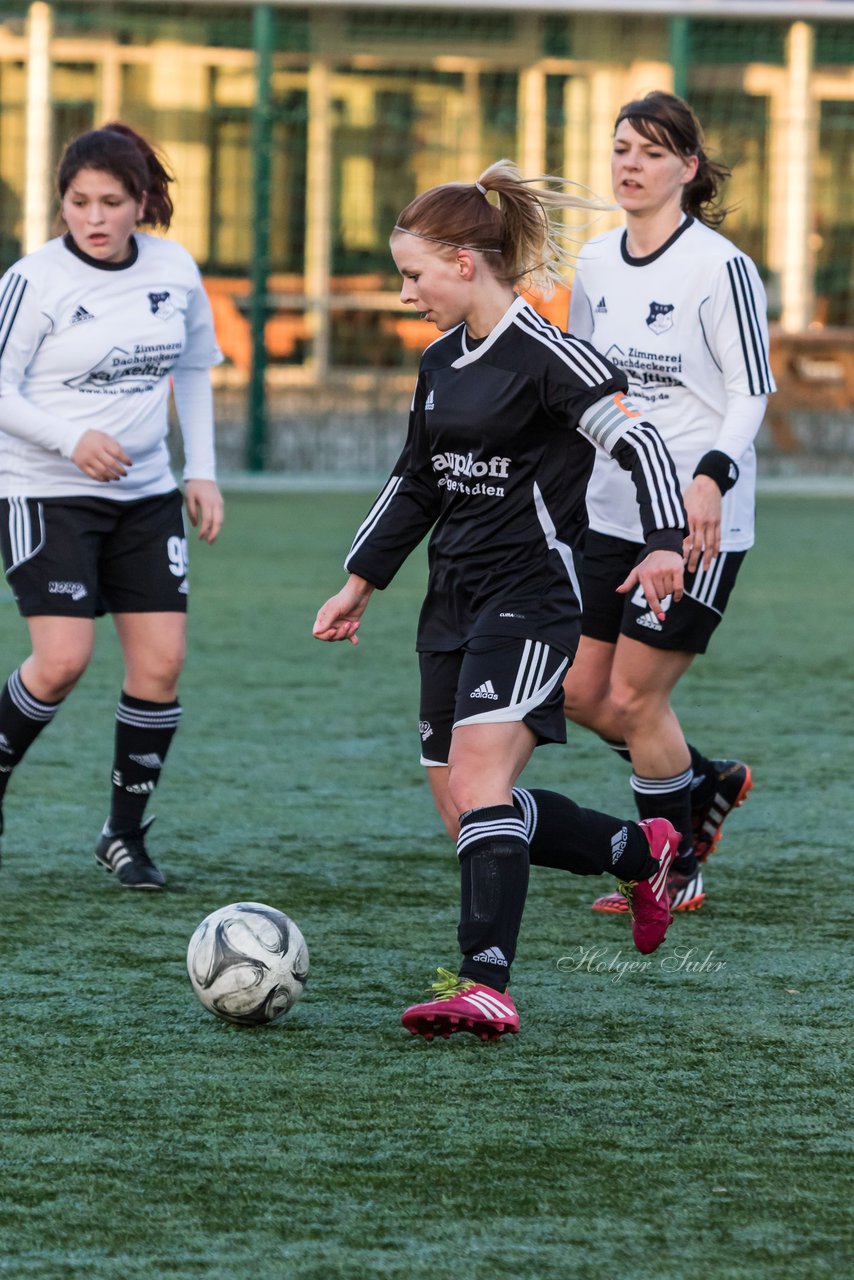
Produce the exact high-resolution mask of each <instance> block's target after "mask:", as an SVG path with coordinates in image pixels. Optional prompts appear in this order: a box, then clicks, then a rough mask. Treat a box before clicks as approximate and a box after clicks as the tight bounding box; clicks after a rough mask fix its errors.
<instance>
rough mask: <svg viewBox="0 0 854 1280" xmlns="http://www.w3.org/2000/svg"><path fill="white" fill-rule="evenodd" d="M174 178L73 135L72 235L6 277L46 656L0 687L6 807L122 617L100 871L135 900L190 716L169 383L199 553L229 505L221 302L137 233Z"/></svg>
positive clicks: (25, 546)
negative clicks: (120, 674) (218, 376)
mask: <svg viewBox="0 0 854 1280" xmlns="http://www.w3.org/2000/svg"><path fill="white" fill-rule="evenodd" d="M171 181H172V177H171V174H170V173H169V172H168V170H167V169H166V168H165V166H164V164H163V163H162V161H161V159H160V158H159V157H158V155H157V154H156V152H155V151H154V150H153V149H152V147H151V146H150V145H149V144H148V143H147V142H146V140H145V139H144V138H142V137H140V136H139V134H137V133H135V132H134V130H132V129H131V128H129V127H128V126H127V125H124V124H121V123H114V124H110V125H107V126H105V127H104V128H102V129H94V130H91V131H90V132H88V133H85V134H82V135H81V136H80V137H78V138H75V139H74V140H73V141H72V142H71V143H69V145H68V147H67V148H66V150H65V152H64V154H63V157H62V160H61V162H60V166H59V173H58V183H57V185H58V194H59V198H60V209H61V213H62V217H63V220H64V222H65V225H66V227H67V232H66V234H65V235H62V236H58V237H57V238H56V239H53V240H50V241H49V242H48V243H47V244H46V245H44V246H43V247H42V248H40V249H38V250H36V251H35V252H34V253H30V254H27V256H26V257H24V258H22V259H21V260H20V261H19V262H16V263H15V264H14V265H13V266H12V267H10V268H9V270H8V271H7V272H6V274H5V275H4V277H3V279H2V281H0V548H2V553H3V558H4V561H5V566H6V574H7V578H8V581H9V585H10V586H11V588H12V590H13V591H14V593H15V598H16V600H17V602H18V607H19V609H20V612H21V614H22V615H23V616H24V617H25V619H26V621H27V626H28V629H29V639H30V645H31V652H30V654H29V656H28V657H27V658H26V659H25V661H23V662H22V663H21V665H20V666H19V667H18V668H17V669H16V670H15V671H13V672H12V673H11V675H10V676H9V678H8V680H7V681H6V683H5V686H4V687H3V689H2V691H0V805H2V801H3V796H4V792H5V790H6V784H7V783H8V781H9V778H10V777H11V775H12V771H13V770H14V769H15V768H16V767H17V765H18V764H19V763H20V761H21V760H22V758H23V757H24V755H25V754H26V752H27V750H28V749H29V747H30V746H31V745H32V744H33V742H34V741H35V739H36V737H37V736H38V734H39V733H41V731H42V730H43V729H44V728H46V727H47V725H48V724H50V722H51V720H52V719H53V717H54V715H55V714H56V712H57V711H58V709H59V707H60V706H61V704H62V702H63V701H64V700H65V698H66V697H67V696H68V694H69V693H70V692H71V690H72V689H73V688H74V686H75V685H76V683H77V681H78V680H79V679H80V678H81V676H82V675H83V673H84V671H85V670H86V668H87V666H88V664H89V661H90V659H91V657H92V653H93V650H94V644H95V618H96V617H98V616H100V615H101V614H104V613H106V612H110V613H111V614H112V615H113V621H114V624H115V627H116V631H117V633H118V636H119V641H120V643H121V647H122V656H123V659H124V668H125V670H124V680H123V684H122V690H121V696H120V698H119V701H118V706H117V708H116V726H115V746H114V755H113V770H112V791H111V800H110V812H109V815H108V818H107V822H106V823H105V825H104V828H103V831H102V832H101V835H100V838H99V839H98V841H97V844H96V847H95V857H96V858H97V860H98V862H100V863H101V864H102V865H103V866H104V867H105V868H106V869H107V870H108V871H110V872H111V873H113V874H114V875H115V878H116V880H117V882H118V883H119V884H121V885H122V886H123V887H124V888H128V889H137V890H140V889H141V890H159V889H162V888H163V887H164V884H165V877H164V875H163V873H162V872H161V871H160V870H159V868H158V867H156V866H155V864H154V862H153V861H152V860H151V858H150V856H149V854H148V850H147V848H146V844H145V833H146V830H147V829H148V827H149V826H150V825H151V821H152V819H151V818H148V819H147V820H145V819H144V811H145V807H146V804H147V802H148V801H149V800H150V798H151V794H152V792H153V791H154V788H155V786H156V785H157V782H158V780H159V778H160V774H161V770H162V767H163V763H164V760H165V758H166V753H167V751H168V749H169V745H170V743H171V741H172V738H173V736H174V734H175V731H176V729H177V727H178V722H179V719H180V716H181V706H180V703H179V702H178V679H179V676H180V673H181V668H182V664H183V661H184V650H185V636H186V609H187V539H186V531H185V527H184V521H183V516H182V497H181V494H180V493H179V491H178V489H177V488H176V485H175V478H174V476H173V474H172V470H171V467H170V462H169V451H168V449H167V444H166V436H167V430H168V404H169V395H170V383H171V387H172V388H173V389H174V398H175V404H176V408H177V411H178V418H179V421H180V426H181V433H182V437H183V442H184V453H185V460H186V465H185V469H184V479H185V481H186V486H185V493H184V505H186V509H187V514H188V515H189V518H190V521H191V522H192V523H193V524H194V525H195V526H196V527H197V530H198V534H199V537H200V538H201V539H203V541H205V542H207V543H211V542H213V541H214V539H215V538H216V536H217V534H218V533H219V529H220V525H221V524H222V511H223V504H222V498H221V497H220V492H219V489H218V487H217V484H216V472H215V462H214V432H213V398H212V393H211V380H210V367H211V365H214V364H217V363H218V362H219V361H220V359H221V358H222V357H221V355H220V353H219V350H218V348H217V344H216V338H215V335H214V329H213V321H212V317H211V310H210V306H209V304H208V301H207V298H206V296H205V292H204V288H203V287H202V281H201V277H200V275H199V270H198V267H197V266H196V264H195V262H194V261H193V259H192V258H191V256H190V254H189V253H188V252H187V251H186V249H184V248H182V247H181V245H179V244H176V243H175V242H174V241H172V240H167V239H166V238H165V237H163V236H155V235H149V234H146V233H145V232H143V231H141V230H140V227H141V226H149V227H159V228H161V229H162V230H164V231H165V230H167V229H168V227H169V223H170V219H171V215H172V200H171V197H170V194H169V184H170V183H171ZM0 830H2V812H1V811H0Z"/></svg>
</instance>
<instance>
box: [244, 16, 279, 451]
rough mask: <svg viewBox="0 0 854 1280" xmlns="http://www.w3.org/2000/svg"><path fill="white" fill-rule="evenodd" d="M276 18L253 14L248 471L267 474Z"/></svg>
mask: <svg viewBox="0 0 854 1280" xmlns="http://www.w3.org/2000/svg"><path fill="white" fill-rule="evenodd" d="M274 34H275V27H274V18H273V6H272V5H271V4H267V3H265V4H256V5H255V8H254V10H253V13H252V47H253V50H254V53H255V103H254V106H253V109H252V213H253V224H252V231H253V234H252V262H251V264H250V273H249V276H250V285H251V293H250V297H249V323H250V331H251V340H252V368H251V372H250V375H249V432H248V437H247V441H246V466H247V469H248V470H249V471H263V470H264V466H265V463H266V455H267V400H266V393H265V387H264V372H265V369H266V366H267V350H266V346H265V342H264V325H265V321H266V319H267V277H268V275H269V271H270V152H271V148H272V119H271V109H270V99H271V85H270V81H271V77H272V73H273V43H274Z"/></svg>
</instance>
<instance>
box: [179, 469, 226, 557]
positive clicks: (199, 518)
mask: <svg viewBox="0 0 854 1280" xmlns="http://www.w3.org/2000/svg"><path fill="white" fill-rule="evenodd" d="M184 501H185V503H186V504H187V515H188V516H189V517H190V523H191V524H192V526H193V528H194V529H198V531H199V537H200V539H201V540H202V542H207V543H211V542H214V541H215V539H216V536H217V534H218V533H219V531H220V529H221V528H222V517H223V509H224V507H223V501H222V494H221V493H220V491H219V486H218V485H217V483H216V481H215V480H188V481H187V489H186V492H185V494H184Z"/></svg>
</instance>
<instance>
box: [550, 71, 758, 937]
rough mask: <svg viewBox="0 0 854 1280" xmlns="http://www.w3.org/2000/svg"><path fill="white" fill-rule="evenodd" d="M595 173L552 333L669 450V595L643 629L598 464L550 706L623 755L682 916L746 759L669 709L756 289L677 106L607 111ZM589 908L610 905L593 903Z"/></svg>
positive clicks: (688, 114) (700, 611) (752, 386)
mask: <svg viewBox="0 0 854 1280" xmlns="http://www.w3.org/2000/svg"><path fill="white" fill-rule="evenodd" d="M611 172H612V180H613V187H614V195H615V198H616V200H617V201H618V203H619V204H620V205H621V207H622V208H623V210H624V211H625V215H626V227H625V230H623V229H618V230H615V231H611V232H608V233H606V234H605V235H602V236H599V237H597V238H596V239H593V240H591V241H590V242H589V243H588V244H587V245H586V246H585V247H584V249H583V250H582V253H581V255H580V258H579V261H578V264H577V271H576V276H575V282H574V286H573V292H572V301H571V310H570V331H571V332H572V333H573V334H576V335H578V336H580V337H584V338H589V339H590V341H591V342H592V343H593V344H594V345H595V346H596V347H598V348H599V350H600V351H602V352H603V353H604V354H605V355H607V356H608V358H609V359H611V360H613V361H614V363H615V364H617V365H619V366H620V368H622V369H623V370H624V371H625V373H626V376H627V378H628V384H629V392H630V394H631V396H632V398H633V399H634V401H635V402H636V403H637V404H638V405H641V406H644V407H646V408H647V409H648V411H649V413H650V415H651V416H652V417H653V420H654V421H655V423H656V426H657V427H658V428H659V429H660V431H661V434H662V436H663V437H664V440H665V441H666V443H667V447H668V449H669V450H670V452H671V454H672V455H673V458H674V461H675V463H676V466H677V470H678V473H679V480H680V484H681V486H682V491H683V493H684V495H685V507H686V510H687V513H688V528H689V532H688V536H687V538H686V540H685V561H686V581H685V594H684V596H683V598H682V600H681V601H679V602H676V601H673V602H667V607H666V608H665V611H664V617H663V618H659V617H658V616H656V614H655V613H654V612H653V611H652V610H651V609H650V607H649V604H648V603H647V601H646V599H645V598H644V594H643V592H642V591H640V590H634V591H633V592H626V591H623V590H622V589H621V587H620V584H621V583H622V582H623V579H624V578H625V575H626V573H627V571H628V569H629V568H631V566H632V565H633V564H634V563H635V562H636V560H637V558H638V556H639V555H642V554H643V552H642V548H641V543H642V541H643V537H642V534H641V529H640V525H639V524H638V521H637V514H636V510H635V509H634V506H633V503H632V494H631V490H630V489H628V488H627V487H626V484H625V482H624V476H623V474H622V472H621V471H620V469H619V468H618V467H615V466H614V464H613V462H612V461H611V459H610V458H608V457H607V456H606V455H605V454H604V453H600V454H599V456H598V457H597V459H596V465H595V467H594V470H593V475H592V478H591V482H590V486H589V489H588V496H587V507H588V514H589V519H590V533H589V534H588V540H587V545H586V549H585V560H584V573H583V578H582V596H583V601H584V615H583V622H582V640H581V644H580V646H579V650H578V656H577V657H576V660H575V663H574V664H573V667H572V669H571V671H570V672H569V674H568V675H567V678H566V682H565V691H566V707H567V715H568V716H569V718H570V719H572V720H574V721H575V722H576V723H577V724H580V725H585V726H587V727H588V728H590V729H593V730H594V731H595V732H596V733H598V734H599V735H600V736H601V737H602V738H603V739H604V740H605V741H606V742H607V743H608V744H609V745H611V746H613V747H614V748H615V749H616V750H617V751H619V752H620V753H621V754H623V755H624V756H625V758H626V759H629V760H630V761H631V764H632V768H633V774H632V780H631V783H632V788H633V790H634V793H635V799H636V803H637V808H638V811H639V813H640V815H641V816H642V817H643V816H647V815H649V814H653V813H655V814H661V815H663V816H665V817H667V818H669V819H670V821H671V822H672V823H673V825H674V826H675V827H676V829H677V830H678V831H680V832H682V842H681V845H680V858H679V860H678V861H677V862H676V863H675V864H674V868H673V869H672V871H671V874H670V885H669V890H670V898H671V907H672V909H673V910H693V909H695V908H696V907H699V906H700V905H701V903H702V901H703V898H704V887H703V876H702V869H701V865H700V864H701V861H705V859H706V858H707V857H708V855H709V853H711V851H712V849H713V848H714V846H715V844H716V843H717V840H718V839H719V838H720V829H721V824H722V822H723V820H724V818H725V816H726V814H727V813H728V812H729V811H730V810H731V809H732V808H734V807H735V806H736V805H739V804H740V803H741V802H742V800H743V799H744V798H745V796H746V795H747V792H748V791H749V790H750V787H751V777H750V770H749V768H748V766H747V765H745V764H742V763H741V762H739V761H735V760H709V759H707V758H706V757H705V756H703V755H702V754H701V753H700V752H699V751H698V750H696V748H693V747H691V746H689V744H688V743H686V741H685V737H684V735H683V732H682V729H681V727H680V724H679V721H678V719H677V717H676V715H675V713H674V711H673V708H672V706H671V703H670V697H671V694H672V692H673V689H674V688H675V686H676V684H677V682H678V681H679V680H680V678H681V677H682V676H683V675H684V673H685V672H686V671H687V670H688V668H689V666H690V665H691V663H692V662H693V660H694V657H695V655H696V654H698V653H704V652H705V650H706V647H707V645H708V642H709V639H710V637H711V634H712V632H713V631H714V629H715V627H716V626H717V624H718V623H719V622H720V620H721V616H722V614H723V611H724V609H725V607H726V604H727V600H728V598H729V594H730V592H731V590H732V588H733V585H734V583H735V579H736V575H737V573H738V570H739V568H740V566H741V563H742V561H743V560H744V556H745V554H746V552H747V549H748V548H749V547H750V546H751V545H752V543H753V507H754V481H755V473H756V457H755V452H754V447H753V440H754V437H755V435H756V433H757V431H758V430H759V427H760V425H761V423H762V419H763V415H764V412H765V405H766V401H767V397H768V393H769V392H771V391H773V390H774V383H773V380H772V377H771V371H770V365H769V360H768V334H767V324H766V315H765V293H764V290H763V287H762V283H761V281H760V279H759V276H758V274H757V272H756V268H755V267H754V265H753V263H752V262H751V261H750V259H749V258H747V257H745V255H744V254H743V253H740V252H739V251H738V250H737V249H736V248H735V246H734V245H733V244H731V243H730V242H729V241H728V240H725V239H724V237H723V236H721V235H719V234H718V233H717V231H715V230H714V227H716V226H717V225H719V223H720V222H721V221H722V219H723V217H724V216H725V213H726V210H722V209H721V208H720V207H719V205H717V204H716V201H717V198H718V193H719V187H720V184H721V182H722V180H723V179H724V178H725V177H727V176H728V174H729V170H728V169H726V168H725V167H724V166H722V165H718V164H715V163H713V162H712V161H710V160H709V158H708V157H707V156H706V154H705V151H704V149H703V136H702V131H701V129H700V125H699V123H698V121H697V119H696V117H695V116H694V113H693V112H692V111H691V109H690V107H689V106H688V105H687V104H686V103H685V102H683V101H682V100H681V99H680V98H677V97H674V96H673V95H672V94H669V93H661V92H655V93H650V94H648V95H647V96H646V97H645V98H643V99H640V100H638V101H634V102H629V103H628V104H627V105H626V106H624V107H623V108H622V110H621V111H620V113H619V115H618V117H617V122H616V127H615V132H614V141H613V153H612V161H611ZM594 910H598V911H614V912H622V911H625V910H626V902H625V899H624V898H623V897H622V896H621V895H619V894H610V895H608V896H607V897H605V898H600V899H597V901H596V902H595V903H594Z"/></svg>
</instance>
